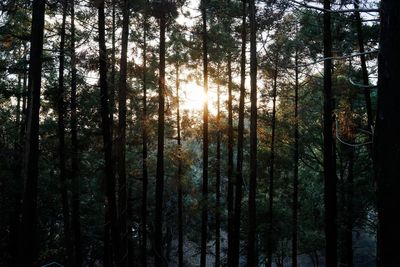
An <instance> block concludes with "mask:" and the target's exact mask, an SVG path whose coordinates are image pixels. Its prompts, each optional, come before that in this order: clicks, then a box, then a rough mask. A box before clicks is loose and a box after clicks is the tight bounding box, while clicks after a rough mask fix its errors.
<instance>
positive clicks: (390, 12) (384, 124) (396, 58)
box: [374, 0, 400, 267]
mask: <svg viewBox="0 0 400 267" xmlns="http://www.w3.org/2000/svg"><path fill="white" fill-rule="evenodd" d="M380 25H381V31H380V52H379V57H378V62H379V63H378V68H379V73H378V112H377V117H376V130H375V138H374V140H375V143H374V151H375V162H376V173H377V190H378V191H377V193H378V194H377V200H378V219H379V228H378V264H377V266H378V267H383V266H384V267H394V266H398V264H399V262H400V253H399V252H398V250H397V249H396V248H397V247H396V246H394V245H393V244H396V242H398V240H399V238H400V231H399V224H400V220H399V216H397V213H396V210H397V209H398V203H400V194H399V193H398V188H399V187H400V179H399V171H398V168H399V163H400V154H399V151H400V143H399V142H398V141H397V139H398V137H399V135H400V126H399V116H400V105H399V104H398V100H399V99H400V91H399V90H398V88H399V83H398V77H400V65H399V62H400V53H399V47H400V36H399V34H397V33H398V32H399V31H400V2H399V1H397V0H383V1H382V3H381V24H380Z"/></svg>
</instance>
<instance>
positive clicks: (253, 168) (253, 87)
mask: <svg viewBox="0 0 400 267" xmlns="http://www.w3.org/2000/svg"><path fill="white" fill-rule="evenodd" d="M249 17H250V91H251V93H250V102H251V114H250V179H249V219H248V221H249V226H248V227H249V233H248V240H247V242H248V244H247V245H248V248H247V249H248V251H247V266H248V267H254V266H256V263H257V262H258V261H257V260H256V253H255V252H256V249H255V240H256V225H257V224H256V186H257V54H256V53H257V42H256V30H257V26H256V6H255V3H254V0H249Z"/></svg>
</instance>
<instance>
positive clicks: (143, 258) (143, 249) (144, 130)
mask: <svg viewBox="0 0 400 267" xmlns="http://www.w3.org/2000/svg"><path fill="white" fill-rule="evenodd" d="M146 8H147V7H146ZM144 16H145V17H144V22H143V118H142V120H143V126H142V176H143V177H142V179H143V180H142V209H141V213H142V227H141V234H142V240H141V255H140V257H141V262H142V267H146V266H147V185H148V183H149V182H148V172H147V142H148V140H147V139H148V138H147V128H148V125H147V124H148V121H147V55H146V53H147V41H146V37H147V23H148V19H147V9H146V10H145V14H144Z"/></svg>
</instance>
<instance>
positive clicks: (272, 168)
mask: <svg viewBox="0 0 400 267" xmlns="http://www.w3.org/2000/svg"><path fill="white" fill-rule="evenodd" d="M273 79H274V81H273V87H272V122H271V128H272V134H271V158H270V160H269V165H270V169H269V199H268V205H269V209H268V210H269V224H268V237H267V244H268V246H267V248H268V251H267V255H268V261H267V266H269V267H271V266H272V250H273V248H272V233H273V225H274V174H275V130H276V95H277V79H278V62H277V61H276V62H275V70H274V77H273Z"/></svg>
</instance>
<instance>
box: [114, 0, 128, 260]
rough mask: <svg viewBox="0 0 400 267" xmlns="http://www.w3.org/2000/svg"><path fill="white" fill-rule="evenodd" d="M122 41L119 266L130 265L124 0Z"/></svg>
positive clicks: (125, 7) (119, 106)
mask: <svg viewBox="0 0 400 267" xmlns="http://www.w3.org/2000/svg"><path fill="white" fill-rule="evenodd" d="M121 9H122V13H123V19H122V43H121V61H120V71H119V72H120V75H119V91H118V146H119V147H118V151H117V153H118V154H117V162H118V210H119V212H118V215H119V235H120V258H119V259H118V262H119V264H118V266H128V259H129V257H128V217H127V208H128V190H127V181H126V166H125V164H126V157H125V149H126V148H125V147H126V95H127V81H126V79H127V52H128V37H129V4H128V1H127V0H124V1H123V2H122V6H121Z"/></svg>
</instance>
